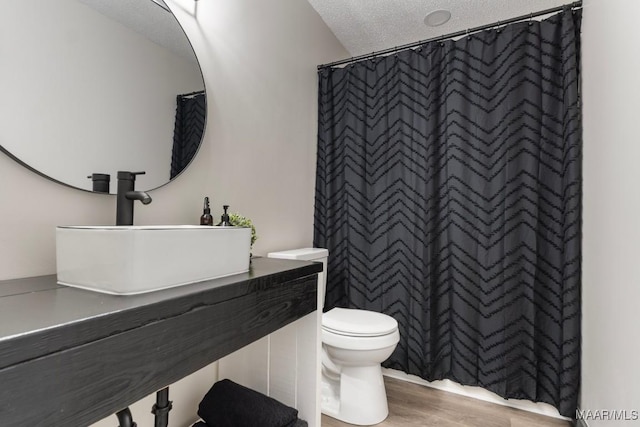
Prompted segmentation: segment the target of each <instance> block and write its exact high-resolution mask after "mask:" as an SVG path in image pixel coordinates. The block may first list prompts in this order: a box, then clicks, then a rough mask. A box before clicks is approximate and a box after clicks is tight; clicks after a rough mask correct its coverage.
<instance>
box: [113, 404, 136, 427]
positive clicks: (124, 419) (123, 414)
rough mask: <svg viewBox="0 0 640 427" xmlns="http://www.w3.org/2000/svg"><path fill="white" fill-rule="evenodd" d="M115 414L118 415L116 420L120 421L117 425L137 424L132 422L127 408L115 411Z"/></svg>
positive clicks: (133, 425)
mask: <svg viewBox="0 0 640 427" xmlns="http://www.w3.org/2000/svg"><path fill="white" fill-rule="evenodd" d="M116 416H117V417H118V422H119V423H120V425H119V427H136V426H137V424H136V423H134V422H133V417H132V416H131V411H130V410H129V408H124V409H123V410H122V411H120V412H116Z"/></svg>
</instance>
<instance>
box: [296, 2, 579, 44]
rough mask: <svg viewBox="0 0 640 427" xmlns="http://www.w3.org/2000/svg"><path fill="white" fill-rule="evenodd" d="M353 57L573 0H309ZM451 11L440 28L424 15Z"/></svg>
mask: <svg viewBox="0 0 640 427" xmlns="http://www.w3.org/2000/svg"><path fill="white" fill-rule="evenodd" d="M308 1H309V3H311V5H312V6H313V7H314V9H315V10H316V11H317V12H318V13H319V14H320V16H321V17H322V19H323V20H324V21H325V22H326V23H327V25H328V26H329V28H331V30H332V31H333V33H334V34H335V35H336V37H337V38H338V40H340V42H341V43H342V44H343V46H344V47H345V48H346V49H347V50H348V51H349V53H350V54H351V55H353V56H357V55H362V54H366V53H371V52H374V51H379V50H384V49H388V48H393V47H396V46H401V45H404V44H407V43H413V42H417V41H420V40H425V39H429V38H432V37H437V36H440V35H444V34H449V33H453V32H456V31H462V30H466V29H468V28H473V27H478V26H481V25H486V24H492V23H495V22H498V21H501V20H506V19H509V18H514V17H517V16H521V15H528V14H530V13H532V12H538V11H541V10H545V9H549V8H552V7H556V6H560V5H563V4H570V3H572V0H308ZM437 9H446V10H449V11H450V12H451V19H450V20H449V22H447V23H446V24H444V25H441V26H439V27H427V26H426V25H425V24H424V17H425V16H426V15H427V14H428V13H429V12H432V11H434V10H437Z"/></svg>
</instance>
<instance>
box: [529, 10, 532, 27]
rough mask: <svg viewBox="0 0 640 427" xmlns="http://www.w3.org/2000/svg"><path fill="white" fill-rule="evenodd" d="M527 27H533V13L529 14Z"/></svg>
mask: <svg viewBox="0 0 640 427" xmlns="http://www.w3.org/2000/svg"><path fill="white" fill-rule="evenodd" d="M529 25H533V12H531V13H530V14H529Z"/></svg>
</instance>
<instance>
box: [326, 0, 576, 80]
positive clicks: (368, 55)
mask: <svg viewBox="0 0 640 427" xmlns="http://www.w3.org/2000/svg"><path fill="white" fill-rule="evenodd" d="M580 7H582V0H579V1H576V2H573V3H571V4H565V5H562V6H557V7H552V8H551V9H545V10H541V11H539V12H533V13H530V14H528V15H522V16H518V17H516V18H510V19H507V20H505V21H498V22H494V23H493V24H486V25H481V26H479V27H474V28H469V29H466V30H461V31H456V32H455V33H449V34H445V35H443V36H437V37H433V38H430V39H426V40H421V41H419V42H413V43H408V44H404V45H402V46H396V47H392V48H389V49H384V50H379V51H378V52H371V53H365V54H364V55H359V56H354V57H352V58H347V59H341V60H339V61H335V62H330V63H328V64H322V65H318V70H322V69H323V68H331V67H334V66H336V65H342V64H348V63H349V62H356V61H362V60H363V59H369V58H375V57H376V56H380V55H387V54H389V53H394V52H399V51H401V50H405V49H410V48H412V47H418V46H421V45H423V44H425V43H430V42H437V41H441V40H446V39H451V38H454V37H458V36H464V35H468V34H471V33H476V32H478V31H483V30H488V29H490V28H495V27H499V26H501V25H507V24H512V23H514V22H519V21H524V20H526V19H531V18H535V17H537V16H542V15H548V14H550V13H554V12H560V11H562V10H568V9H577V8H580Z"/></svg>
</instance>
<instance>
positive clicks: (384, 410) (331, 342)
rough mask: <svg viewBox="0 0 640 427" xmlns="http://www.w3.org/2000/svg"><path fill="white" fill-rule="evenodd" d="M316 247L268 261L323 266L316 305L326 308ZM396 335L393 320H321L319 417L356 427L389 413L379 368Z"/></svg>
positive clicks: (323, 256) (348, 315) (353, 315)
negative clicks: (321, 415)
mask: <svg viewBox="0 0 640 427" xmlns="http://www.w3.org/2000/svg"><path fill="white" fill-rule="evenodd" d="M328 255H329V251H327V250H326V249H319V248H306V249H294V250H290V251H282V252H272V253H270V254H268V257H269V258H284V259H296V260H305V261H321V262H322V263H323V268H324V270H323V272H322V273H320V280H319V284H318V303H319V306H320V307H322V305H323V304H324V293H325V287H326V282H327V279H326V277H327V276H326V269H327V257H328ZM399 340H400V334H399V332H398V322H397V321H396V320H395V319H394V318H393V317H391V316H387V315H386V314H382V313H376V312H373V311H367V310H355V309H346V308H334V309H332V310H330V311H328V312H326V313H324V314H323V315H322V403H321V408H322V413H323V414H326V415H329V416H330V417H333V418H336V419H338V420H341V421H344V422H346V423H349V424H356V425H373V424H377V423H379V422H381V421H383V420H384V419H385V418H387V415H388V414H389V409H388V406H387V393H386V391H385V388H384V382H383V379H382V370H381V368H380V364H381V363H382V362H383V361H385V360H386V359H387V358H388V357H389V356H391V353H393V350H394V349H395V348H396V345H397V344H398V341H399Z"/></svg>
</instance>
